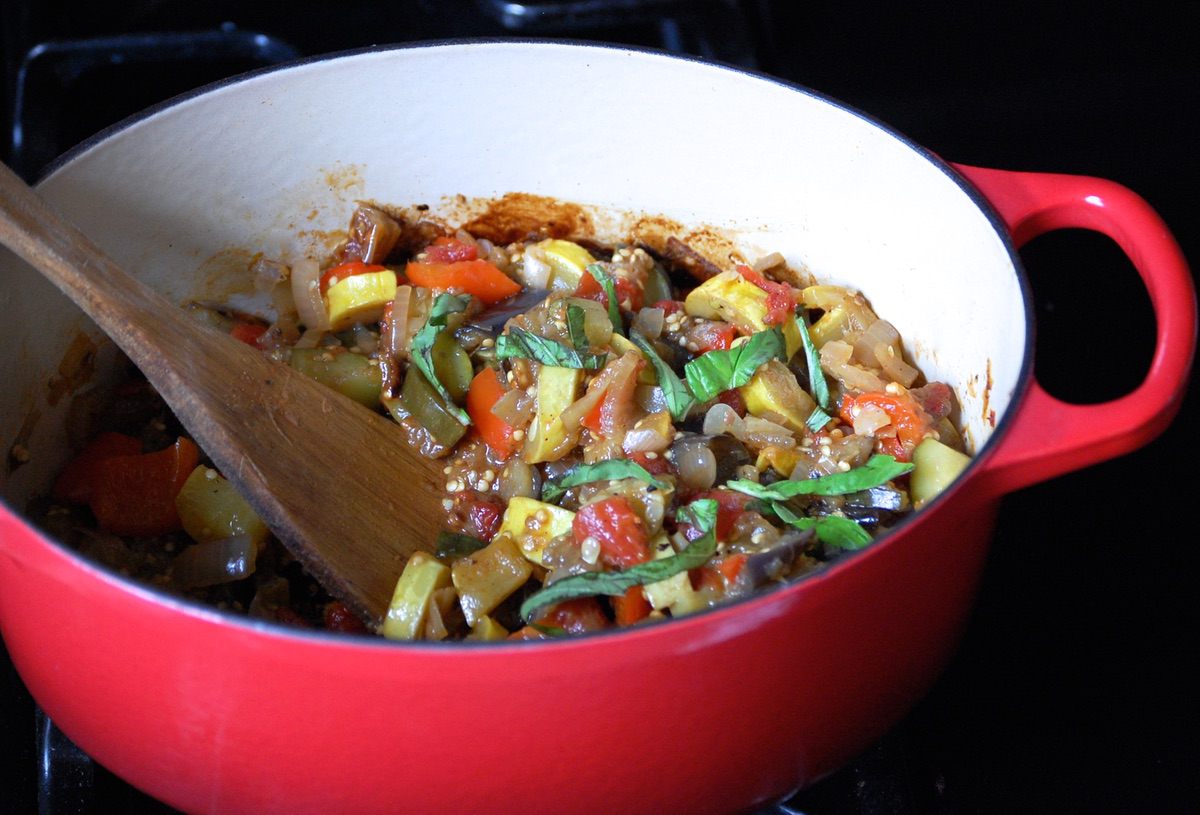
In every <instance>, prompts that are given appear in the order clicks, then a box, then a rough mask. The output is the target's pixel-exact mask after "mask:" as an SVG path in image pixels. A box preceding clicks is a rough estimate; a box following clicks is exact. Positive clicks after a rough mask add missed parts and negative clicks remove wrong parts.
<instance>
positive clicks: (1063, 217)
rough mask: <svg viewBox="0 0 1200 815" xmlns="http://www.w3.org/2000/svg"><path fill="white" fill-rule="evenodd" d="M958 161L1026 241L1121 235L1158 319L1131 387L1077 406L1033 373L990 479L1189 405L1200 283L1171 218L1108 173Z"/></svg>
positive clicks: (1081, 462) (1048, 465) (1099, 448)
mask: <svg viewBox="0 0 1200 815" xmlns="http://www.w3.org/2000/svg"><path fill="white" fill-rule="evenodd" d="M952 166H953V167H954V169H955V170H957V171H958V172H959V173H961V174H962V175H963V176H964V177H966V179H967V180H968V181H970V182H971V183H972V184H974V185H975V187H976V188H978V190H979V191H980V192H981V193H983V195H984V197H985V198H987V199H988V201H990V202H991V204H992V206H993V207H995V209H996V211H997V212H998V213H999V214H1000V217H1001V218H1003V219H1004V222H1005V224H1006V225H1007V226H1008V230H1009V232H1010V233H1011V235H1012V240H1013V243H1014V244H1015V245H1016V246H1017V247H1018V248H1019V247H1021V246H1023V245H1024V244H1026V243H1028V242H1029V241H1030V240H1031V239H1033V238H1035V237H1037V236H1038V235H1041V234H1044V233H1046V232H1050V231H1052V230H1055V229H1065V228H1071V227H1078V228H1083V229H1090V230H1093V231H1096V232H1100V233H1102V234H1104V235H1107V236H1108V237H1110V238H1112V239H1113V240H1114V241H1116V243H1117V245H1118V246H1120V248H1121V250H1122V251H1123V252H1124V253H1125V254H1126V256H1127V257H1128V258H1129V259H1130V261H1132V263H1133V265H1134V268H1136V269H1137V272H1138V274H1139V275H1141V278H1142V282H1143V283H1144V284H1145V286H1146V290H1147V292H1148V293H1149V295H1150V302H1151V305H1152V306H1153V309H1154V317H1155V320H1156V323H1157V330H1156V336H1155V344H1154V356H1153V358H1152V360H1151V362H1150V370H1149V371H1148V372H1147V373H1146V377H1145V379H1144V380H1142V383H1141V384H1140V385H1139V386H1138V387H1137V388H1136V389H1135V390H1133V391H1132V392H1131V393H1128V394H1126V395H1125V396H1122V397H1120V398H1118V399H1114V400H1112V401H1109V402H1104V403H1101V404H1095V405H1075V404H1070V403H1068V402H1063V401H1062V400H1059V399H1056V398H1054V397H1053V396H1051V395H1050V394H1049V393H1047V392H1046V391H1045V390H1044V389H1043V388H1042V387H1041V386H1040V385H1039V384H1038V383H1037V381H1036V380H1035V381H1033V382H1031V383H1030V388H1029V393H1028V394H1027V396H1026V398H1025V399H1024V401H1023V402H1022V404H1021V407H1020V409H1019V412H1018V413H1017V415H1016V416H1015V417H1014V419H1013V425H1012V427H1011V428H1010V429H1009V431H1008V433H1007V435H1006V437H1005V438H1004V441H1003V443H1002V444H1000V445H998V446H997V449H996V450H995V451H994V452H993V453H992V455H991V456H990V457H989V459H988V460H987V462H986V464H985V466H984V472H983V473H981V475H984V476H985V481H986V483H987V484H988V486H989V487H990V488H992V489H993V490H995V492H996V493H997V494H1000V493H1006V492H1011V491H1013V490H1017V489H1020V488H1022V487H1026V486H1029V485H1030V484H1034V483H1037V482H1039V481H1044V480H1047V479H1050V478H1053V477H1055V476H1058V475H1062V474H1063V473H1067V472H1070V471H1072V470H1077V469H1081V468H1083V467H1087V466H1089V465H1091V464H1096V463H1099V462H1101V461H1105V460H1107V459H1110V458H1115V457H1116V456H1119V455H1122V454H1124V453H1128V452H1130V451H1132V450H1134V449H1136V448H1137V447H1140V446H1141V445H1143V444H1145V443H1147V442H1149V441H1150V440H1151V439H1153V438H1154V437H1155V436H1157V435H1158V434H1159V433H1161V432H1162V431H1163V430H1164V429H1166V427H1167V425H1168V424H1170V422H1171V419H1172V418H1174V416H1175V414H1176V412H1177V411H1178V409H1179V405H1180V402H1182V400H1183V394H1184V392H1185V390H1186V388H1187V382H1188V371H1189V369H1190V367H1191V363H1192V355H1193V353H1194V351H1195V346H1196V292H1195V288H1194V286H1193V283H1192V278H1191V274H1190V272H1189V271H1188V265H1187V261H1186V260H1185V259H1184V257H1183V253H1182V252H1181V251H1180V249H1179V245H1178V244H1177V243H1176V242H1175V239H1174V238H1173V237H1172V236H1171V233H1170V232H1169V231H1168V230H1167V226H1166V224H1165V223H1163V221H1162V219H1161V218H1160V217H1159V216H1158V214H1157V213H1156V212H1155V211H1154V210H1153V209H1151V208H1150V205H1149V204H1147V203H1146V202H1145V201H1144V200H1143V199H1142V198H1141V197H1140V196H1138V195H1137V194H1136V193H1134V192H1132V191H1131V190H1129V189H1127V188H1126V187H1123V186H1121V185H1120V184H1116V183H1114V182H1112V181H1106V180H1104V179H1101V178H1090V177H1086V176H1074V175H1058V174H1050V173H1025V172H1011V171H1008V170H994V169H987V168H982V167H969V166H965V165H961V164H955V165H952Z"/></svg>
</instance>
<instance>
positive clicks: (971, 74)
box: [0, 0, 1200, 815]
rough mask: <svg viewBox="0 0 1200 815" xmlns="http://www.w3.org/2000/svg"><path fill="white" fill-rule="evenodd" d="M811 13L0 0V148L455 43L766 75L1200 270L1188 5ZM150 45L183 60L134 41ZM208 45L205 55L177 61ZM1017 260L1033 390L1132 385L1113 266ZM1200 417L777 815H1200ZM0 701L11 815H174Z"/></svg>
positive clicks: (997, 573)
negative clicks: (1196, 507) (1156, 232)
mask: <svg viewBox="0 0 1200 815" xmlns="http://www.w3.org/2000/svg"><path fill="white" fill-rule="evenodd" d="M805 5H806V6H811V7H805V8H803V9H801V8H797V6H799V4H792V3H790V2H788V0H711V2H710V1H706V0H694V1H693V2H687V1H685V0H575V1H574V2H567V1H566V0H543V2H526V3H512V2H499V0H443V1H442V2H438V0H389V2H387V3H367V2H359V1H358V0H351V1H350V2H342V3H328V2H315V0H293V2H291V3H289V4H287V6H286V12H284V13H282V14H281V13H280V11H279V9H280V8H281V7H280V6H278V5H277V4H248V3H234V2H220V1H219V0H193V2H189V3H187V4H177V3H168V2H163V1H162V0H135V2H130V3H117V2H106V1H104V0H102V1H101V2H88V3H85V2H82V1H81V0H49V1H47V0H40V1H39V2H34V0H28V1H27V2H21V0H7V2H5V3H4V4H3V7H2V8H0V15H3V16H2V17H0V22H2V24H3V35H4V39H3V49H4V50H3V57H4V62H5V68H6V75H5V84H4V89H3V96H2V97H0V99H2V101H3V102H4V110H5V115H6V117H7V118H6V121H5V126H6V128H8V129H9V131H10V132H11V131H12V130H19V134H20V137H19V139H18V140H17V143H15V144H14V143H13V142H12V141H11V140H9V139H7V138H6V139H0V150H4V159H5V160H6V161H8V162H10V163H11V164H13V166H14V167H15V168H16V169H18V171H20V172H22V173H23V174H25V175H26V177H27V178H35V177H36V176H37V174H38V171H39V170H40V168H41V167H42V166H44V164H45V163H46V162H47V161H49V160H50V159H51V158H53V157H54V156H55V155H57V154H58V153H59V152H61V151H63V150H65V149H67V148H69V147H70V146H71V145H72V144H73V143H75V142H76V141H78V140H79V139H81V138H83V137H85V136H87V135H89V134H90V133H92V132H94V131H96V130H98V129H100V128H102V127H104V126H106V125H107V124H110V123H111V122H113V121H116V120H117V119H119V118H121V117H123V116H125V115H127V114H129V113H132V112H134V111H136V110H138V109H140V108H142V107H144V106H146V105H148V104H152V103H154V102H156V101H159V100H161V99H163V98H166V97H168V96H170V95H173V94H174V93H177V92H180V91H183V90H187V89H189V88H191V87H195V86H196V85H198V84H202V83H204V82H208V81H212V80H215V79H218V78H221V77H223V76H227V75H230V74H232V73H236V72H239V71H243V70H247V69H250V68H253V67H258V66H259V65H264V64H271V63H272V62H275V61H278V60H281V59H289V58H291V57H293V56H301V55H308V54H316V53H322V52H327V51H333V50H340V49H345V48H351V47H358V46H362V45H368V44H373V43H377V42H399V41H405V40H419V39H430V38H444V37H457V36H478V35H487V36H495V35H506V34H508V35H523V34H527V35H535V36H570V37H574V38H580V39H598V40H606V41H619V42H629V43H635V44H639V45H647V46H652V47H659V48H666V49H669V50H678V51H686V52H688V53H697V54H701V55H704V56H709V57H713V58H716V59H719V60H722V61H726V62H731V63H735V64H739V65H745V66H748V67H757V68H758V69H760V70H764V71H767V72H769V73H773V74H776V75H778V76H781V77H784V78H786V79H790V80H792V81H795V82H797V83H800V84H803V85H806V86H808V87H811V88H814V89H815V90H817V91H820V92H822V93H824V94H826V95H828V96H832V97H834V98H837V99H840V100H842V101H844V102H847V103H849V104H851V105H854V106H855V107H858V108H860V109H862V110H865V111H868V112H869V113H871V114H873V115H874V116H876V117H877V118H879V119H881V120H882V121H884V122H886V123H888V124H889V125H891V126H892V127H894V128H895V129H897V130H899V131H900V132H902V133H905V134H906V135H908V136H910V137H911V138H913V139H914V140H915V141H917V142H919V143H921V144H924V145H925V146H927V147H929V148H931V149H932V150H934V151H935V152H937V153H938V154H940V155H942V156H945V157H947V158H949V159H953V160H955V161H959V162H964V163H967V164H977V165H984V166H996V167H1003V168H1008V169H1021V170H1045V171H1057V172H1071V173H1081V174H1087V175H1098V176H1103V177H1106V178H1111V179H1113V180H1115V181H1119V182H1121V183H1123V184H1125V185H1127V186H1129V187H1131V188H1133V189H1134V190H1136V191H1137V192H1139V193H1140V194H1141V195H1142V196H1144V197H1145V198H1146V199H1147V200H1148V201H1150V203H1151V204H1152V205H1154V206H1155V207H1156V208H1157V209H1158V210H1159V212H1160V213H1161V214H1162V215H1163V217H1164V218H1165V220H1166V221H1167V223H1168V224H1169V225H1170V226H1171V228H1172V229H1173V230H1174V231H1175V234H1176V236H1177V238H1178V239H1179V241H1180V243H1181V244H1182V245H1183V248H1184V252H1185V254H1186V255H1187V256H1188V257H1189V258H1191V259H1192V260H1193V262H1195V259H1196V258H1197V257H1200V254H1198V249H1200V204H1198V203H1197V202H1198V200H1200V198H1198V197H1197V196H1196V195H1195V194H1194V191H1193V187H1194V186H1195V185H1196V183H1197V182H1198V181H1200V177H1198V174H1197V166H1200V165H1198V164H1197V162H1196V159H1195V153H1196V150H1197V147H1198V145H1200V128H1197V126H1196V125H1195V123H1194V122H1195V119H1196V117H1195V116H1194V111H1195V109H1196V108H1197V107H1198V103H1200V94H1198V92H1197V86H1198V85H1200V57H1198V56H1197V53H1198V52H1197V49H1196V47H1195V45H1194V43H1193V40H1194V37H1195V32H1197V31H1200V11H1198V10H1197V5H1196V4H1191V5H1190V6H1189V7H1188V8H1187V10H1171V11H1152V12H1148V11H1145V10H1144V9H1135V8H1134V7H1133V6H1132V5H1130V6H1124V7H1112V6H1110V5H1105V6H1103V8H1100V7H1096V8H1089V9H1086V10H1083V11H1077V12H1071V11H1066V10H1054V9H1050V8H1046V7H1044V6H1033V7H1030V8H1024V9H1018V8H1015V7H1013V6H1011V5H1004V6H997V7H995V8H991V9H989V10H986V11H984V10H970V11H969V10H968V9H967V7H966V6H963V5H955V4H943V5H940V6H939V4H935V7H934V8H931V7H929V5H928V4H922V6H921V10H920V11H914V10H910V9H908V8H903V9H900V8H896V9H891V10H886V11H884V10H880V9H878V8H875V7H874V4H828V7H818V6H820V5H823V4H805ZM268 7H269V8H268ZM535 12H537V13H536V14H535ZM150 32H170V33H171V37H170V38H169V39H168V40H166V41H165V42H164V41H162V40H155V39H150V38H147V37H145V36H143V35H145V34H147V33H150ZM193 32H204V34H203V38H202V39H200V40H199V41H198V42H197V41H196V40H194V39H187V38H184V37H182V36H181V33H188V34H189V35H190V34H191V33H193ZM39 44H40V46H41V47H39V48H36V49H35V46H39ZM31 49H34V50H33V51H32V53H31ZM17 87H20V88H21V92H20V94H17V93H16V88H17ZM14 109H16V110H17V113H16V116H15V121H14V113H13V112H14ZM13 125H16V127H15V128H14V127H12V126H13ZM1022 258H1023V260H1024V262H1025V265H1026V267H1027V269H1028V270H1029V272H1030V276H1031V278H1032V282H1033V288H1034V292H1035V296H1036V300H1037V318H1038V344H1037V369H1038V374H1039V377H1040V379H1041V380H1042V382H1043V384H1044V385H1046V387H1047V388H1048V389H1049V390H1050V391H1051V392H1052V393H1054V394H1056V395H1059V396H1061V397H1064V398H1070V399H1074V400H1078V401H1086V400H1092V401H1095V400H1103V399H1111V398H1113V397H1115V396H1117V395H1119V394H1121V393H1124V392H1126V391H1128V390H1130V389H1131V388H1132V387H1133V386H1135V385H1136V384H1137V383H1138V381H1140V377H1141V374H1142V373H1143V372H1144V370H1145V367H1146V364H1147V361H1148V358H1149V354H1150V344H1149V340H1148V337H1149V336H1150V335H1151V333H1152V330H1153V317H1152V316H1151V314H1150V311H1149V306H1148V300H1147V298H1146V296H1145V294H1144V293H1143V292H1142V291H1141V287H1140V284H1139V283H1138V281H1137V278H1136V275H1135V273H1134V272H1133V270H1132V267H1131V266H1130V264H1129V262H1128V261H1127V260H1125V259H1124V258H1123V257H1122V256H1121V255H1120V253H1119V252H1118V251H1117V250H1116V248H1115V246H1114V245H1113V244H1112V243H1111V242H1110V241H1109V240H1108V239H1106V238H1102V237H1099V236H1096V235H1092V234H1089V233H1082V232H1066V233H1058V234H1054V235H1050V236H1045V237H1043V238H1039V239H1037V240H1035V241H1034V242H1033V243H1032V244H1031V245H1030V246H1029V247H1027V248H1026V249H1025V250H1023V251H1022ZM1085 348H1086V349H1087V351H1086V352H1085V351H1084V349H1085ZM1196 405H1197V394H1196V382H1195V377H1193V382H1192V387H1191V392H1190V396H1189V399H1188V400H1187V402H1185V405H1184V409H1183V413H1182V415H1181V416H1180V419H1179V420H1178V421H1177V422H1176V423H1175V424H1174V425H1173V427H1172V428H1171V429H1170V430H1168V432H1167V433H1166V434H1165V435H1164V436H1163V437H1162V438H1161V439H1159V440H1158V441H1156V442H1154V443H1152V444H1150V445H1148V446H1147V447H1145V448H1144V449H1142V450H1140V451H1138V452H1136V453H1134V454H1133V455H1130V456H1126V457H1124V458H1122V459H1120V460H1117V461H1114V462H1110V463H1108V464H1105V465H1101V466H1098V467H1094V468H1091V469H1089V470H1087V471H1084V472H1080V473H1076V474H1072V475H1069V476H1066V477H1064V478H1061V479H1057V480H1055V481H1053V482H1050V483H1047V484H1043V485H1040V486H1037V487H1033V488H1030V489H1027V490H1024V491H1022V492H1020V493H1017V494H1014V495H1012V496H1009V497H1008V498H1007V499H1005V502H1004V505H1003V508H1002V512H1001V517H1000V521H999V524H998V527H997V530H996V535H995V543H994V545H993V548H992V551H991V555H990V557H989V561H988V564H987V569H986V572H985V574H984V578H983V583H982V587H981V591H980V595H979V599H978V604H977V608H976V611H975V612H974V615H973V617H972V619H971V622H970V625H969V627H968V630H967V632H966V636H965V639H964V641H963V643H962V646H961V647H960V649H959V651H958V653H957V656H956V657H955V659H954V661H953V662H952V663H951V665H950V666H949V668H948V670H947V671H946V672H945V674H944V675H943V677H942V678H941V679H940V680H939V682H938V683H937V685H936V686H935V687H934V689H933V690H932V691H931V692H930V693H929V694H928V696H927V697H926V698H925V699H923V700H922V701H921V702H920V703H919V704H918V705H917V707H916V708H915V709H914V710H913V711H912V713H911V714H910V715H909V716H908V717H907V718H905V720H904V721H903V722H902V723H901V724H900V725H898V726H897V727H896V728H895V729H893V730H892V731H891V732H890V733H889V734H888V735H887V736H885V737H884V738H883V739H882V740H881V741H880V742H879V743H878V744H876V745H874V746H872V747H871V748H869V749H868V750H867V751H865V752H864V753H863V754H862V755H861V756H860V757H858V758H857V759H856V760H855V761H854V762H853V763H852V764H851V765H850V766H848V767H847V768H845V769H843V770H842V771H840V772H838V773H837V774H835V775H834V776H832V777H830V778H828V779H826V780H824V781H822V782H820V783H819V784H817V785H816V786H815V787H813V788H811V789H809V790H806V791H804V792H802V793H800V794H799V795H797V796H795V797H794V798H793V799H791V800H789V801H788V802H787V803H786V804H784V805H781V807H780V808H779V810H778V811H781V812H805V813H810V814H811V815H820V814H822V813H898V814H902V813H927V812H928V813H975V812H1030V811H1034V812H1061V811H1072V812H1074V811H1086V812H1176V811H1178V812H1185V811H1196V810H1197V808H1200V784H1198V782H1197V777H1198V776H1200V773H1197V772H1196V767H1197V766H1200V749H1198V740H1197V737H1196V733H1197V693H1196V692H1195V689H1194V688H1195V682H1194V680H1193V678H1192V674H1190V673H1189V671H1188V667H1190V659H1189V657H1190V656H1191V655H1192V654H1193V653H1194V652H1195V651H1196V645H1197V641H1196V631H1197V628H1196V625H1195V622H1196V614H1195V611H1194V605H1195V604H1194V602H1193V598H1194V597H1195V596H1196V593H1195V590H1194V588H1193V583H1194V582H1195V579H1196V578H1195V575H1196V574H1197V569H1196V564H1197V558H1196V556H1195V553H1194V552H1195V538H1196V533H1195V532H1194V531H1192V527H1193V526H1194V523H1193V522H1192V521H1190V520H1189V519H1188V518H1186V517H1184V516H1182V515H1180V514H1179V513H1180V512H1182V510H1183V509H1185V508H1186V507H1184V506H1183V505H1182V504H1179V503H1177V501H1176V500H1175V499H1177V498H1178V499H1180V500H1182V499H1183V498H1187V497H1188V496H1189V495H1191V494H1192V490H1193V489H1195V488H1196V486H1197V485H1198V483H1200V479H1198V478H1197V476H1196V475H1195V474H1194V473H1195V470H1194V469H1192V467H1191V461H1190V458H1189V456H1188V453H1187V452H1185V451H1184V450H1183V445H1184V444H1185V443H1186V439H1188V438H1195V431H1194V422H1195V421H1196V419H1197V418H1198V417H1197V407H1196ZM1166 498H1171V500H1169V501H1168V500H1165V499H1166ZM0 654H2V651H0ZM0 676H3V680H2V681H3V684H2V685H0V722H3V727H0V748H7V749H4V752H3V754H4V755H6V756H10V757H14V758H9V759H8V760H7V761H6V762H5V763H4V765H3V768H2V769H0V809H3V810H4V811H13V812H30V811H35V810H40V811H42V812H48V813H75V812H99V811H146V812H153V811H169V810H167V809H166V808H165V807H162V806H161V805H156V804H155V803H154V802H151V801H149V800H148V799H146V798H145V797H144V796H142V795H141V794H140V793H138V792H137V791H135V790H132V789H131V788H129V787H128V786H126V785H124V784H123V783H122V782H120V781H119V780H118V779H115V778H114V777H112V776H111V775H109V774H108V773H107V771H105V770H104V769H103V768H102V767H99V766H97V765H95V764H94V763H93V762H91V761H90V760H89V759H87V758H86V757H85V756H82V754H79V753H78V751H77V750H75V749H74V747H73V745H71V744H70V743H69V742H68V741H67V740H66V739H65V738H64V737H63V736H62V735H61V734H60V733H58V732H57V730H56V729H54V728H53V727H52V725H50V724H49V723H48V722H46V721H45V719H44V717H42V716H41V715H40V713H39V712H38V711H37V710H36V709H35V707H34V705H33V704H32V702H31V700H30V699H29V697H28V694H27V693H26V692H25V690H24V688H23V686H22V685H21V683H20V681H19V679H18V678H17V677H16V676H15V674H14V673H13V672H12V669H11V666H10V665H9V664H8V662H7V659H6V658H4V657H0Z"/></svg>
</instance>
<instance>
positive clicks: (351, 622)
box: [322, 600, 367, 634]
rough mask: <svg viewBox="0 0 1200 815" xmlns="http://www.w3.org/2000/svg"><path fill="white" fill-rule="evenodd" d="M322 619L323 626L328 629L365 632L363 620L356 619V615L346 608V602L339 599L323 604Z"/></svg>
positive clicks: (350, 632)
mask: <svg viewBox="0 0 1200 815" xmlns="http://www.w3.org/2000/svg"><path fill="white" fill-rule="evenodd" d="M322 619H323V621H324V623H325V628H326V629H328V630H329V631H341V632H342V633H344V634H365V633H367V627H366V626H365V625H363V621H362V620H360V619H358V615H356V614H355V613H354V612H353V611H351V610H350V609H348V608H346V604H345V603H343V602H341V601H340V600H334V601H333V602H331V603H326V604H325V610H324V612H323V613H322Z"/></svg>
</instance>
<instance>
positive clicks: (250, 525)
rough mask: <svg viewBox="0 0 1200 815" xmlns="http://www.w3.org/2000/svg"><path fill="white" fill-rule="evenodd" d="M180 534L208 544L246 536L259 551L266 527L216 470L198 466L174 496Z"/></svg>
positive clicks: (265, 534) (231, 485) (264, 537)
mask: <svg viewBox="0 0 1200 815" xmlns="http://www.w3.org/2000/svg"><path fill="white" fill-rule="evenodd" d="M175 508H176V509H177V510H178V511H179V520H180V521H181V522H182V524H183V531H184V532H187V533H188V535H189V536H190V537H191V538H192V540H194V541H196V542H197V543H211V542H212V541H217V540H222V539H224V538H229V537H233V536H234V535H246V536H247V537H249V538H250V540H251V541H253V542H254V546H255V547H256V548H257V549H261V548H262V545H263V543H264V542H265V541H266V539H267V534H268V530H267V525H266V524H265V523H263V520H262V518H260V517H258V513H256V512H255V511H254V510H253V509H252V508H251V507H250V504H248V503H246V499H245V498H243V497H242V496H241V495H240V494H238V491H237V490H236V489H234V487H233V484H230V483H229V481H227V480H226V479H225V478H224V477H222V476H221V475H220V474H219V473H218V472H217V471H216V470H214V469H212V468H211V467H205V466H204V465H203V464H201V465H200V466H199V467H197V468H196V469H194V470H192V474H191V475H189V476H188V477H187V480H186V481H184V482H183V487H182V489H180V490H179V494H178V495H176V496H175Z"/></svg>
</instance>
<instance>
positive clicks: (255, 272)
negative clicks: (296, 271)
mask: <svg viewBox="0 0 1200 815" xmlns="http://www.w3.org/2000/svg"><path fill="white" fill-rule="evenodd" d="M250 277H251V279H252V280H253V281H254V290H255V291H260V292H262V293H264V294H265V293H267V292H269V291H271V290H272V289H274V288H275V285H276V284H277V283H282V282H283V281H285V280H287V279H288V267H287V266H284V265H283V264H282V263H280V262H279V261H277V260H267V259H266V258H264V257H261V256H260V257H258V258H256V259H255V261H254V262H253V263H251V264H250Z"/></svg>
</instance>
